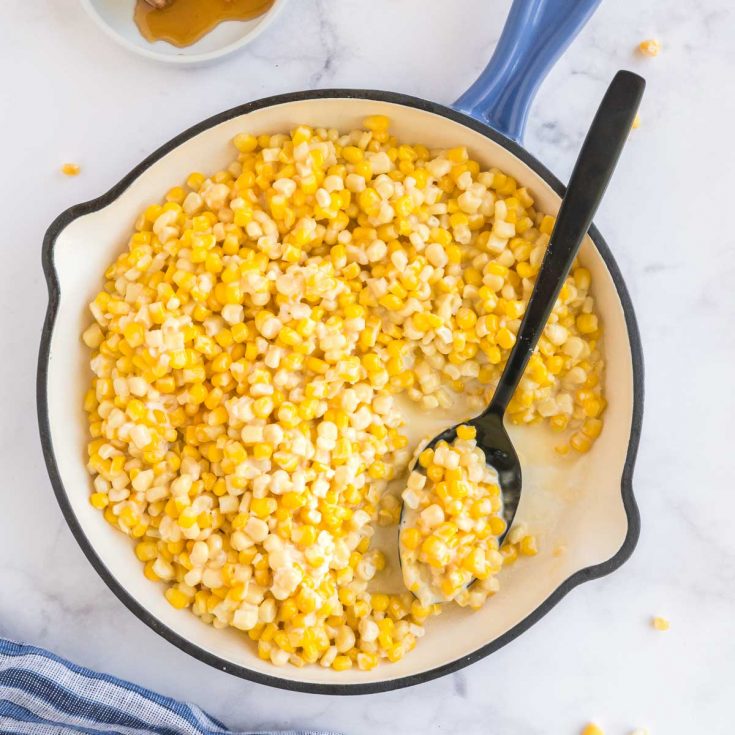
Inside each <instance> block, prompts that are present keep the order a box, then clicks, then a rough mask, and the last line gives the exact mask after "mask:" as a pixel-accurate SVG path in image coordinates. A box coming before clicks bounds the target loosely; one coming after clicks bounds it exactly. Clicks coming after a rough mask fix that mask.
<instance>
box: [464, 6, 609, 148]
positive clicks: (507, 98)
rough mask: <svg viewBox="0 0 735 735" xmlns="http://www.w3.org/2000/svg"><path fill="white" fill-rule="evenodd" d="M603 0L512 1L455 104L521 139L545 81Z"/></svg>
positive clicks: (508, 135) (513, 138)
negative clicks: (484, 59) (483, 61)
mask: <svg viewBox="0 0 735 735" xmlns="http://www.w3.org/2000/svg"><path fill="white" fill-rule="evenodd" d="M599 4H600V0H513V5H512V6H511V9H510V13H509V14H508V20H507V21H506V23H505V28H504V29H503V32H502V34H501V36H500V40H499V41H498V45H497V46H496V48H495V53H494V54H493V56H492V58H491V59H490V62H489V63H488V65H487V66H486V67H485V69H484V70H483V72H482V74H480V76H479V77H478V78H477V81H476V82H475V83H474V84H473V85H472V86H471V87H470V88H469V89H468V90H467V91H466V92H465V93H464V94H463V95H462V96H461V97H460V98H459V99H458V100H457V101H456V102H455V103H454V105H453V106H454V108H455V109H457V110H459V111H460V112H465V113H467V114H468V115H471V116H472V117H474V118H475V119H476V120H479V121H480V122H483V123H487V124H489V125H490V126H491V127H493V128H495V129H496V130H497V131H499V132H500V133H503V135H505V136H507V137H508V138H511V139H512V140H514V141H516V142H517V143H520V142H521V139H522V138H523V132H524V130H525V127H526V118H527V117H528V109H529V107H530V106H531V103H532V102H533V98H534V96H535V94H536V90H537V89H538V87H539V85H540V84H541V82H542V81H543V80H544V77H546V74H547V73H548V72H549V69H551V67H552V66H553V65H554V62H556V60H557V59H558V58H559V57H560V56H561V55H562V53H564V51H565V49H566V48H567V46H569V44H570V43H571V42H572V40H573V39H574V37H575V36H576V35H577V33H578V32H579V30H580V29H581V28H582V26H583V25H584V24H585V23H586V22H587V20H588V18H589V17H590V16H591V15H592V13H593V12H594V11H595V8H596V7H597V6H598V5H599Z"/></svg>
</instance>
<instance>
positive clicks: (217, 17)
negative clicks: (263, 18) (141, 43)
mask: <svg viewBox="0 0 735 735" xmlns="http://www.w3.org/2000/svg"><path fill="white" fill-rule="evenodd" d="M273 2H274V0H173V2H172V3H170V4H169V5H168V6H167V7H164V8H154V7H153V6H152V5H150V4H149V3H148V2H146V0H137V3H136V6H135V23H136V25H137V26H138V28H139V30H140V32H141V33H142V34H143V37H144V38H146V39H147V40H148V41H167V42H168V43H171V44H173V45H174V46H190V45H191V44H192V43H196V41H198V40H199V39H200V38H201V37H202V36H204V35H206V34H207V33H209V31H211V30H212V29H213V28H214V27H215V26H217V25H218V24H219V23H221V22H222V21H225V20H249V19H250V18H255V17H257V16H259V15H262V14H263V13H265V11H266V10H268V8H269V7H270V6H271V5H273Z"/></svg>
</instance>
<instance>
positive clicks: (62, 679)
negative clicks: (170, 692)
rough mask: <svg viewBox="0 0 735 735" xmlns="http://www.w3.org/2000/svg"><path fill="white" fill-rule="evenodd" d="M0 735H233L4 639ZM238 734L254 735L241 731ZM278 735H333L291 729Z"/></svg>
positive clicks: (175, 706) (135, 689)
mask: <svg viewBox="0 0 735 735" xmlns="http://www.w3.org/2000/svg"><path fill="white" fill-rule="evenodd" d="M0 733H2V735H71V734H72V733H73V734H74V735H77V733H84V734H85V735H110V734H112V735H237V733H235V732H233V731H231V730H228V729H227V728H226V727H225V726H224V725H223V724H222V723H221V722H218V721H217V720H215V719H214V718H212V717H210V716H209V715H208V714H206V713H205V712H203V711H202V710H200V709H199V707H197V706H196V705H194V704H187V703H186V702H177V701H176V700H175V699H171V698H170V697H164V696H161V695H160V694H156V693H155V692H151V691H149V690H148V689H143V687H139V686H136V685H135V684H131V683H130V682H127V681H123V680H122V679H117V678H116V677H114V676H110V675H108V674H98V673H97V672H95V671H90V670H89V669H85V668H82V667H81V666H76V665H75V664H73V663H70V662H69V661H65V660H64V659H63V658H60V657H59V656H56V655H54V654H53V653H50V652H49V651H45V650H44V649H42V648H36V647H35V646H28V645H24V644H22V643H13V642H12V641H8V640H5V639H4V638H0ZM240 735H256V734H255V733H252V732H251V731H248V732H247V733H243V732H242V731H241V732H240ZM261 735H268V734H267V733H262V734H261ZM279 735H336V734H335V733H331V734H330V733H324V732H317V731H315V730H298V731H297V730H289V731H288V732H285V731H281V732H280V733H279Z"/></svg>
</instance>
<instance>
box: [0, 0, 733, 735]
mask: <svg viewBox="0 0 735 735" xmlns="http://www.w3.org/2000/svg"><path fill="white" fill-rule="evenodd" d="M508 6H509V2H508V0H455V2H452V3H448V2H441V1H440V0H429V1H428V2H427V0H372V1H371V2H365V1H364V0H292V2H291V4H290V7H288V8H287V9H286V11H285V12H284V13H283V14H282V15H281V17H280V18H279V19H278V20H277V21H276V22H275V24H274V26H273V27H272V28H271V29H270V31H269V32H268V33H266V34H265V35H264V36H261V37H260V38H259V39H258V40H257V41H256V42H255V43H254V45H253V46H252V47H249V48H248V49H245V50H244V51H243V52H241V53H239V54H237V55H235V56H233V57H230V58H228V59H226V60H225V61H223V62H222V63H219V64H217V65H215V66H211V67H207V68H199V69H174V68H169V67H164V66H158V65H156V64H154V63H150V62H146V61H143V60H141V59H138V58H137V57H134V56H132V55H130V54H128V53H127V52H125V51H124V50H122V49H120V48H118V47H117V46H116V45H114V44H113V43H111V42H110V41H109V40H108V38H106V37H105V36H104V35H102V34H101V33H100V32H99V31H98V29H97V28H95V27H94V26H93V25H92V23H91V21H90V20H89V19H88V18H87V17H86V16H85V14H84V13H83V12H82V10H81V8H80V7H79V2H78V0H35V1H34V2H27V1H26V0H3V2H2V7H1V8H0V69H2V72H0V141H2V145H1V148H2V154H1V158H2V162H1V163H2V174H0V202H1V203H2V204H1V205H0V206H1V210H2V217H0V221H1V222H2V233H3V234H2V245H1V246H0V247H2V256H1V257H2V269H0V334H2V338H3V345H4V347H3V351H4V359H2V360H0V406H2V421H1V422H0V488H2V490H0V539H1V540H0V552H1V553H0V634H1V635H5V636H8V637H12V638H15V639H20V640H25V641H29V642H33V643H36V644H40V645H43V646H46V647H49V648H53V649H54V650H55V651H57V652H58V653H60V654H62V655H64V656H68V657H70V658H72V659H74V660H76V661H78V662H80V663H83V664H86V665H88V666H91V667H95V668H99V669H104V670H107V671H109V672H111V673H114V674H116V675H119V676H122V677H126V678H130V679H133V680H135V681H137V682H139V683H141V684H143V685H146V686H149V687H153V688H156V689H158V690H160V691H162V692H164V693H166V694H170V695H173V696H176V697H179V698H187V699H191V700H194V701H196V702H197V703H199V704H200V705H201V706H202V707H204V708H205V709H207V710H208V711H210V712H211V713H212V714H214V715H215V716H217V717H219V718H221V719H223V720H224V721H225V722H227V723H228V724H229V725H230V726H232V727H240V728H254V729H257V728H260V727H265V726H274V727H284V728H285V727H289V726H303V727H306V726H309V727H325V728H326V727H329V728H333V729H335V730H341V731H343V732H345V733H350V734H354V735H358V734H360V733H365V734H366V735H367V734H370V735H374V734H375V733H453V732H462V733H464V734H465V735H473V734H475V733H477V734H479V733H487V732H494V733H502V734H503V735H505V734H508V735H533V734H537V735H550V734H554V735H556V734H557V733H558V734H562V733H577V732H579V730H580V728H581V726H582V725H583V724H584V723H585V722H587V721H588V720H591V719H594V720H597V721H599V722H600V724H603V725H604V726H605V730H606V733H607V734H608V735H618V734H625V733H629V732H630V731H631V730H633V729H634V728H635V727H642V726H646V727H648V728H649V729H650V731H651V733H652V735H662V734H665V735H677V734H678V733H682V734H683V733H692V732H700V733H705V732H706V733H724V732H726V731H727V732H729V731H730V729H731V728H730V727H728V725H727V723H728V721H729V722H730V723H731V722H732V715H731V704H732V703H731V701H730V700H731V691H732V687H733V684H735V636H733V631H734V630H735V626H734V625H733V620H734V617H733V612H734V606H735V534H733V532H732V518H733V516H735V493H734V492H733V488H732V480H731V477H732V465H733V462H732V457H733V451H732V448H731V437H732V415H733V409H734V408H735V405H734V398H733V396H734V395H735V393H734V392H733V390H732V370H733V368H732V363H733V361H734V360H735V339H734V338H733V331H732V330H731V329H729V328H726V327H725V320H726V319H728V318H729V319H732V317H733V316H734V315H735V295H734V294H735V289H733V286H732V281H733V278H735V256H734V255H733V252H735V251H734V249H733V246H735V235H733V229H732V227H730V226H728V225H727V224H726V223H727V217H725V216H724V215H725V214H727V212H728V211H729V206H731V197H730V196H729V194H728V189H729V184H730V181H729V177H730V175H731V171H732V169H733V165H734V164H735V160H734V159H733V154H732V147H731V143H730V134H729V133H728V130H731V129H732V121H733V119H735V95H734V94H733V87H732V80H733V78H735V77H734V74H735V46H733V43H732V39H733V37H735V10H734V9H733V6H732V3H730V2H729V1H728V0H607V2H604V3H603V4H602V6H601V8H600V9H599V10H598V12H597V13H596V15H595V16H594V17H593V19H592V20H591V22H590V23H589V25H588V26H587V27H586V28H585V29H584V30H583V32H582V33H581V35H580V36H579V38H578V39H577V40H576V42H575V43H574V44H573V46H572V47H571V48H570V50H569V51H568V52H567V54H566V55H565V56H564V58H563V59H562V61H561V62H560V63H559V64H558V66H557V67H556V68H555V69H554V70H553V71H552V73H551V75H550V76H549V78H548V79H547V81H546V82H545V84H544V85H543V88H542V89H541V92H540V94H539V96H538V99H537V102H536V104H535V106H534V108H533V110H532V114H531V119H530V123H529V129H528V135H527V144H528V147H529V148H530V150H531V151H532V152H533V153H535V154H536V155H537V156H538V157H539V158H540V159H541V160H542V161H544V162H545V163H547V164H548V165H549V167H550V168H551V169H552V170H553V171H555V172H556V173H557V174H558V175H559V176H560V177H561V178H563V179H564V178H566V177H567V176H568V174H569V171H570V168H571V164H572V162H573V158H574V156H575V153H576V151H577V148H578V146H579V144H580V142H581V138H582V136H583V133H584V131H585V128H586V126H587V125H588V123H589V121H590V118H591V114H592V112H593V110H594V107H595V106H596V104H597V103H598V101H599V99H600V97H601V95H602V93H603V90H604V88H605V85H606V84H607V81H608V80H609V79H610V78H611V76H612V74H613V73H614V71H615V70H617V69H618V68H620V67H628V68H632V69H634V70H636V71H639V72H640V73H642V74H643V75H645V76H646V77H647V78H648V81H649V86H648V90H647V92H646V97H645V100H644V102H643V107H642V111H641V118H642V125H641V127H640V129H638V130H637V131H635V132H634V133H633V135H632V136H631V140H630V144H629V147H628V150H627V151H626V153H625V155H624V157H623V160H622V162H621V166H620V169H619V172H618V174H617V176H616V178H615V180H614V181H613V183H612V186H611V189H610V191H609V194H608V196H607V198H606V200H605V202H604V204H603V205H602V209H601V210H600V212H599V215H598V217H597V220H596V221H597V224H598V226H599V227H600V229H601V231H602V232H603V233H604V234H605V237H606V239H607V241H608V243H609V244H610V246H611V248H612V250H613V252H614V253H615V257H616V258H617V260H618V263H619V264H620V266H621V268H622V270H623V273H624V275H625V278H626V280H627V283H628V286H629V288H630V291H631V293H632V297H633V300H634V303H635V305H636V308H637V313H638V318H639V321H640V327H641V331H642V338H643V344H644V350H645V356H646V373H647V377H646V391H647V396H646V409H645V421H644V435H643V440H642V444H641V451H640V456H639V461H638V465H637V469H636V477H635V487H636V493H637V497H638V502H639V504H640V508H641V513H642V518H643V532H642V536H641V540H640V543H639V546H638V548H637V550H636V552H635V554H634V556H633V557H632V559H631V560H630V561H629V562H628V563H627V564H626V565H625V566H623V567H622V568H621V569H620V570H619V571H617V572H616V573H614V574H613V575H612V576H609V577H606V578H604V579H602V580H600V581H596V582H592V583H590V584H585V585H583V586H582V587H580V588H578V589H575V590H574V591H573V592H572V593H571V594H570V595H569V596H568V597H567V598H566V599H565V600H563V601H562V602H561V604H559V605H558V606H557V607H556V608H555V609H554V610H553V611H552V612H551V613H550V614H549V615H548V616H546V617H545V618H544V619H543V620H542V621H541V622H540V623H538V624H537V625H536V626H534V627H533V628H532V629H531V630H530V631H529V632H527V633H526V634H524V635H523V636H522V637H521V638H519V639H518V640H516V641H514V642H513V643H512V644H510V645H509V646H507V647H506V648H504V649H502V650H500V651H499V652H497V653H495V654H494V655H492V656H491V657H490V658H488V659H485V660H483V661H481V662H480V663H477V664H475V665H474V666H472V667H470V668H468V669H465V670H463V671H462V672H460V673H458V674H455V675H453V676H449V677H447V678H444V679H440V680H438V681H434V682H432V683H429V684H426V685H423V686H419V687H416V688H413V689H408V690H403V691H399V692H393V693H389V694H385V695H373V696H365V697H356V698H337V697H334V698H332V697H320V696H315V695H303V694H292V693H287V692H283V691H279V690H276V689H269V688H266V687H263V686H259V685H256V684H251V683H248V682H246V681H241V680H239V679H236V678H233V677H231V676H228V675H226V674H223V673H220V672H217V671H215V670H214V669H211V668H209V667H207V666H206V665H204V664H202V663H199V662H198V661H196V660H194V659H192V658H190V657H188V656H187V655H186V654H184V653H182V652H181V651H179V650H178V649H176V648H174V647H173V646H172V645H170V644H169V643H167V642H166V641H164V640H163V639H161V638H159V637H158V636H157V635H156V634H155V633H153V632H152V631H151V630H149V629H148V628H147V627H146V626H145V625H144V624H143V623H141V622H140V621H139V620H137V618H135V617H134V616H133V615H132V614H131V613H130V612H128V610H126V609H125V608H124V607H123V605H122V604H121V603H120V602H119V601H118V600H117V599H116V598H115V597H114V596H113V594H112V593H111V592H110V591H109V590H108V589H107V587H106V586H105V585H104V583H103V582H102V581H101V580H100V579H99V578H98V576H97V575H96V573H95V572H94V571H93V570H92V568H91V566H90V565H89V564H88V563H87V561H86V560H85V558H84V557H83V555H82V553H81V551H80V550H79V548H78V547H77V545H76V542H75V541H74V539H73V537H72V535H71V533H70V532H69V530H68V528H67V527H66V525H65V523H64V521H63V519H62V516H61V513H60V511H59V508H58V506H57V504H56V501H55V499H54V497H53V495H52V491H51V486H50V483H49V481H48V478H47V476H46V471H45V467H44V464H43V459H42V456H41V450H40V445H39V441H38V431H37V426H36V414H35V367H36V355H37V349H38V340H39V335H40V330H41V324H42V320H43V314H44V310H45V308H46V288H45V283H44V279H43V275H42V272H41V265H40V245H41V239H42V237H43V233H44V231H45V229H46V227H47V226H48V224H49V223H50V221H51V220H52V219H53V218H54V217H55V216H56V214H58V213H59V212H60V211H61V210H62V209H64V208H65V207H67V206H68V205H70V204H72V203H75V202H78V201H82V200H85V199H88V198H91V197H94V196H96V195H98V194H100V193H101V192H103V191H105V190H106V189H107V188H108V187H109V186H111V185H112V184H113V183H114V182H116V181H117V180H118V179H119V178H120V177H121V176H122V175H123V174H125V173H126V172H127V171H128V170H129V169H130V168H131V167H132V166H133V165H134V164H136V163H137V162H138V161H139V160H140V159H141V158H142V157H143V156H144V155H146V154H147V153H149V152H150V151H152V150H153V149H154V148H156V147H157V146H158V145H160V144H161V143H162V142H164V141H166V140H167V139H169V138H170V137H172V136H173V135H174V134H176V133H178V132H179V131H181V130H182V129H184V128H186V127H188V126H189V125H191V124H193V123H195V122H197V121H199V120H200V119H203V118H205V117H207V116H209V115H212V114H214V113H216V112H219V111H220V110H223V109H225V108H228V107H231V106H234V105H236V104H239V103H241V102H244V101H247V100H250V99H255V98H258V97H262V96H266V95H270V94H275V93H278V92H285V91H291V90H297V89H302V88H313V87H328V86H346V87H349V86H352V87H384V88H392V89H395V90H399V91H403V92H407V93H410V94H414V95H418V96H422V97H426V98H429V99H433V100H437V101H440V102H450V101H451V100H452V99H454V98H455V97H456V96H457V95H458V94H459V93H460V92H461V91H463V90H464V89H465V88H466V87H467V85H468V84H469V83H470V82H471V81H472V80H473V79H474V77H475V75H476V74H477V72H479V70H480V69H481V68H482V67H483V66H484V64H485V62H486V60H487V58H488V56H489V53H490V49H491V48H492V46H493V44H494V42H495V40H496V39H497V37H498V34H499V31H500V28H501V25H502V23H503V20H504V17H505V13H506V10H507V7H508ZM450 7H451V10H447V8H450ZM651 36H655V37H658V38H659V39H661V41H662V43H663V52H662V54H661V55H660V56H659V57H658V58H656V59H643V58H641V57H639V56H636V54H635V53H634V48H635V46H636V45H637V43H638V42H639V41H640V40H642V39H644V38H648V37H651ZM67 160H73V161H78V162H79V163H80V164H81V165H82V166H83V171H82V175H81V176H79V177H78V178H76V179H66V178H64V177H62V176H61V174H60V173H59V172H58V171H59V166H60V164H61V163H62V162H64V161H67ZM728 373H729V374H730V376H731V377H730V378H729V379H728V378H727V374H728ZM653 614H661V615H665V616H667V617H669V618H670V620H671V630H670V631H668V632H666V633H658V632H656V631H654V630H653V629H652V628H651V626H650V624H649V619H650V616H651V615H653Z"/></svg>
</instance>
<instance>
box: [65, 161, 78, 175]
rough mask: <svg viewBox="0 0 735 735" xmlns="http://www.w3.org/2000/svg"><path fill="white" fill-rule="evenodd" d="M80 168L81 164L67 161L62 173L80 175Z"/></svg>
mask: <svg viewBox="0 0 735 735" xmlns="http://www.w3.org/2000/svg"><path fill="white" fill-rule="evenodd" d="M80 170H81V169H80V167H79V164H77V163H65V164H64V165H63V166H62V167H61V173H62V174H64V176H79V172H80Z"/></svg>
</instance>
